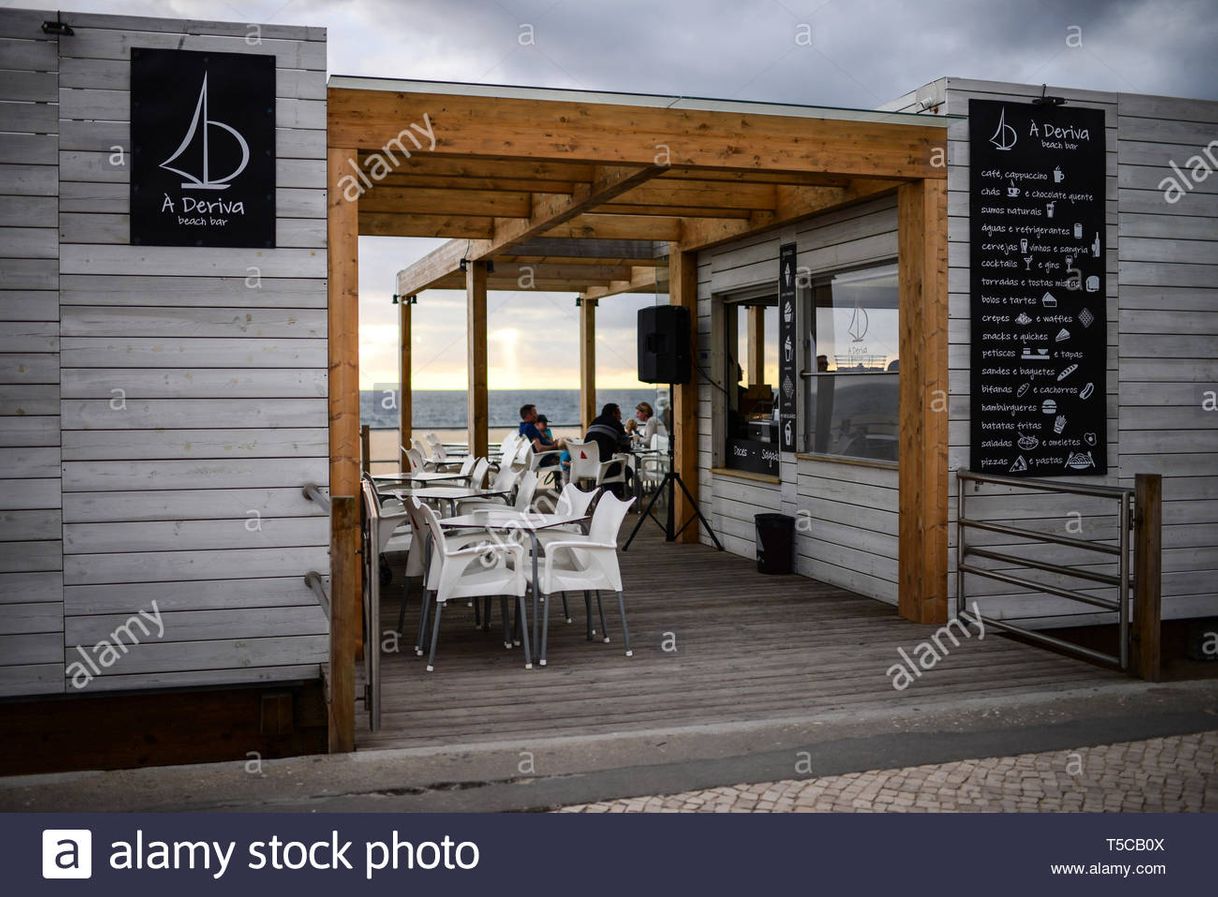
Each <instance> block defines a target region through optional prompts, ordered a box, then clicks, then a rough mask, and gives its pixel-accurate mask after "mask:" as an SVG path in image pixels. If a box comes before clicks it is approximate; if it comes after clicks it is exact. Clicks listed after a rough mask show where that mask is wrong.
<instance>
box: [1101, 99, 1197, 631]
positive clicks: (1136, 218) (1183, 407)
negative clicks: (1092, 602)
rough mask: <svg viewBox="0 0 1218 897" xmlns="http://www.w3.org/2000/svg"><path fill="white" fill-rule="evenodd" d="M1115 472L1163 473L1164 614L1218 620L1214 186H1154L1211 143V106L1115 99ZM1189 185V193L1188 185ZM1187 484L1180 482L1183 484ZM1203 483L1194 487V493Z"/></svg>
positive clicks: (1124, 475) (1124, 478)
mask: <svg viewBox="0 0 1218 897" xmlns="http://www.w3.org/2000/svg"><path fill="white" fill-rule="evenodd" d="M1117 116H1118V140H1117V159H1118V164H1119V176H1118V182H1119V188H1120V200H1119V208H1118V214H1119V222H1120V227H1121V238H1122V239H1121V245H1120V248H1119V265H1120V275H1121V303H1120V309H1119V315H1118V319H1117V328H1118V352H1119V356H1118V358H1119V369H1118V385H1119V388H1120V417H1119V430H1120V476H1121V482H1122V483H1124V484H1130V483H1132V481H1133V475H1134V474H1135V473H1161V474H1163V476H1164V478H1165V479H1164V494H1165V501H1164V506H1163V525H1164V529H1163V547H1164V561H1163V565H1164V577H1163V609H1164V615H1165V616H1169V617H1182V616H1202V615H1206V616H1210V615H1215V614H1218V589H1215V586H1214V583H1215V582H1216V581H1218V411H1214V410H1208V411H1207V410H1206V408H1207V407H1208V408H1210V409H1213V408H1214V403H1213V401H1212V399H1211V400H1210V401H1209V402H1208V405H1207V393H1208V395H1209V396H1210V397H1212V396H1213V395H1214V394H1215V393H1218V360H1216V356H1218V196H1216V195H1215V193H1216V191H1218V179H1216V178H1214V177H1212V176H1211V177H1210V178H1208V179H1207V180H1205V181H1203V182H1202V183H1200V184H1197V183H1195V182H1191V181H1190V183H1189V185H1188V187H1185V190H1184V195H1183V196H1182V197H1180V198H1179V199H1178V201H1176V202H1168V200H1167V198H1166V196H1165V193H1164V190H1163V189H1162V187H1161V186H1160V184H1161V182H1162V181H1163V180H1164V178H1169V177H1172V176H1173V174H1174V171H1173V169H1172V167H1171V166H1172V163H1173V162H1174V163H1175V164H1176V165H1177V166H1179V168H1180V169H1181V170H1182V171H1183V172H1186V173H1187V172H1188V171H1189V165H1188V160H1189V159H1190V158H1191V157H1193V156H1195V155H1201V157H1202V158H1203V159H1204V158H1205V155H1204V151H1205V148H1206V147H1207V146H1208V147H1211V149H1210V153H1211V154H1212V153H1214V147H1218V144H1214V143H1213V141H1215V140H1218V103H1215V102H1202V101H1182V100H1175V99H1169V98H1165V97H1151V96H1133V95H1129V94H1121V95H1120V97H1119V98H1118V101H1117ZM1189 187H1191V188H1192V189H1191V190H1190V189H1188V188H1189ZM1185 484H1187V485H1185ZM1201 484H1204V486H1202V487H1201V488H1198V487H1199V486H1201Z"/></svg>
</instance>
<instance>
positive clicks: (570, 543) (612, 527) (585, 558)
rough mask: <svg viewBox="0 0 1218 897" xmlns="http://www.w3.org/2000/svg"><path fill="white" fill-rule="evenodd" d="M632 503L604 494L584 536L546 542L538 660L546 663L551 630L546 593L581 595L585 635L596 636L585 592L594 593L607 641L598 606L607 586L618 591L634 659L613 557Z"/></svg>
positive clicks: (626, 639) (625, 633)
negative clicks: (583, 607)
mask: <svg viewBox="0 0 1218 897" xmlns="http://www.w3.org/2000/svg"><path fill="white" fill-rule="evenodd" d="M633 503H634V499H633V498H631V499H629V500H627V501H622V500H621V499H619V498H617V497H616V496H614V495H613V494H612V493H602V494H601V497H600V500H599V501H598V502H597V504H596V510H595V511H594V512H593V514H592V525H591V526H590V527H589V530H588V535H586V536H580V535H577V534H575V533H570V534H569V535H568V536H567V538H565V539H560V540H557V541H554V542H550V543H549V544H547V545H546V546H545V556H544V558H543V559H542V560H543V564H542V569H541V575H540V580H541V581H540V583H539V587H540V590H541V599H542V603H543V604H544V608H543V610H542V614H543V616H542V629H541V645H540V647H539V649H538V662H539V663H540V665H541V666H545V665H546V650H547V648H548V639H549V632H550V596H551V595H553V594H554V593H555V592H577V591H582V592H583V593H584V603H585V607H586V608H587V613H588V639H589V640H591V639H592V637H593V635H594V630H593V628H592V620H591V614H592V603H591V600H590V598H589V592H592V591H595V592H596V607H597V612H598V614H599V616H600V623H601V634H602V636H603V641H605V642H606V643H607V642H608V641H609V634H608V630H607V629H606V626H605V609H604V607H603V606H602V604H601V596H600V591H601V589H610V590H612V591H614V592H616V593H617V605H618V612H619V614H620V615H621V618H622V639H623V642H624V643H625V647H626V656H627V657H633V656H634V651H633V650H632V649H631V647H630V627H629V626H628V625H627V623H626V599H625V597H624V596H623V594H622V571H621V568H620V567H619V565H618V558H617V551H618V548H617V536H618V531H619V530H620V529H621V528H622V521H623V520H624V519H625V518H626V512H627V511H628V510H629V509H630V506H631V505H632V504H633Z"/></svg>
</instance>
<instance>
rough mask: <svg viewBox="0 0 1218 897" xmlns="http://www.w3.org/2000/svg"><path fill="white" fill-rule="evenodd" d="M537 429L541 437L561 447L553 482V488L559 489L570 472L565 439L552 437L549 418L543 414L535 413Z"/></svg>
mask: <svg viewBox="0 0 1218 897" xmlns="http://www.w3.org/2000/svg"><path fill="white" fill-rule="evenodd" d="M537 429H538V431H539V432H540V433H541V435H542V436H543V437H545V438H546V439H548V440H549V441H550V442H553V443H557V444H558V445H559V446H561V447H562V454H561V455H559V456H558V464H559V474H558V482H557V483H555V484H554V488H555V489H561V488H562V484H563V483H565V482H566V481H567V479H568V478H569V476H570V473H571V453H570V452H569V451H567V448H566V446H567V443H566V441H562V442H559V440H557V439H555V438H554V433H553V432H552V431H551V430H550V419H549V418H548V417H546V416H545V415H544V414H539V415H537Z"/></svg>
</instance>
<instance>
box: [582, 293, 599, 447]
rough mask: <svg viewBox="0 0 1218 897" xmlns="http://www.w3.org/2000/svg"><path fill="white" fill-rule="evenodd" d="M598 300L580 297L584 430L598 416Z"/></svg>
mask: <svg viewBox="0 0 1218 897" xmlns="http://www.w3.org/2000/svg"><path fill="white" fill-rule="evenodd" d="M596 302H597V300H595V299H589V298H588V297H586V296H581V297H580V299H579V420H580V428H581V429H582V430H584V431H587V429H588V427H590V426H592V420H593V418H595V417H596Z"/></svg>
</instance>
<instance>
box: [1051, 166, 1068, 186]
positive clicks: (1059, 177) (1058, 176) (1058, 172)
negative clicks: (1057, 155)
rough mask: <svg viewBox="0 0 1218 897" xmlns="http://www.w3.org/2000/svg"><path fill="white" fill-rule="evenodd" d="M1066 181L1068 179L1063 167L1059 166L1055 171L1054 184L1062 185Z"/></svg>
mask: <svg viewBox="0 0 1218 897" xmlns="http://www.w3.org/2000/svg"><path fill="white" fill-rule="evenodd" d="M1065 179H1066V176H1065V175H1064V174H1063V173H1062V167H1061V166H1060V165H1058V166H1057V167H1056V168H1054V169H1053V183H1055V184H1060V183H1061V182H1062V181H1064V180H1065Z"/></svg>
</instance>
